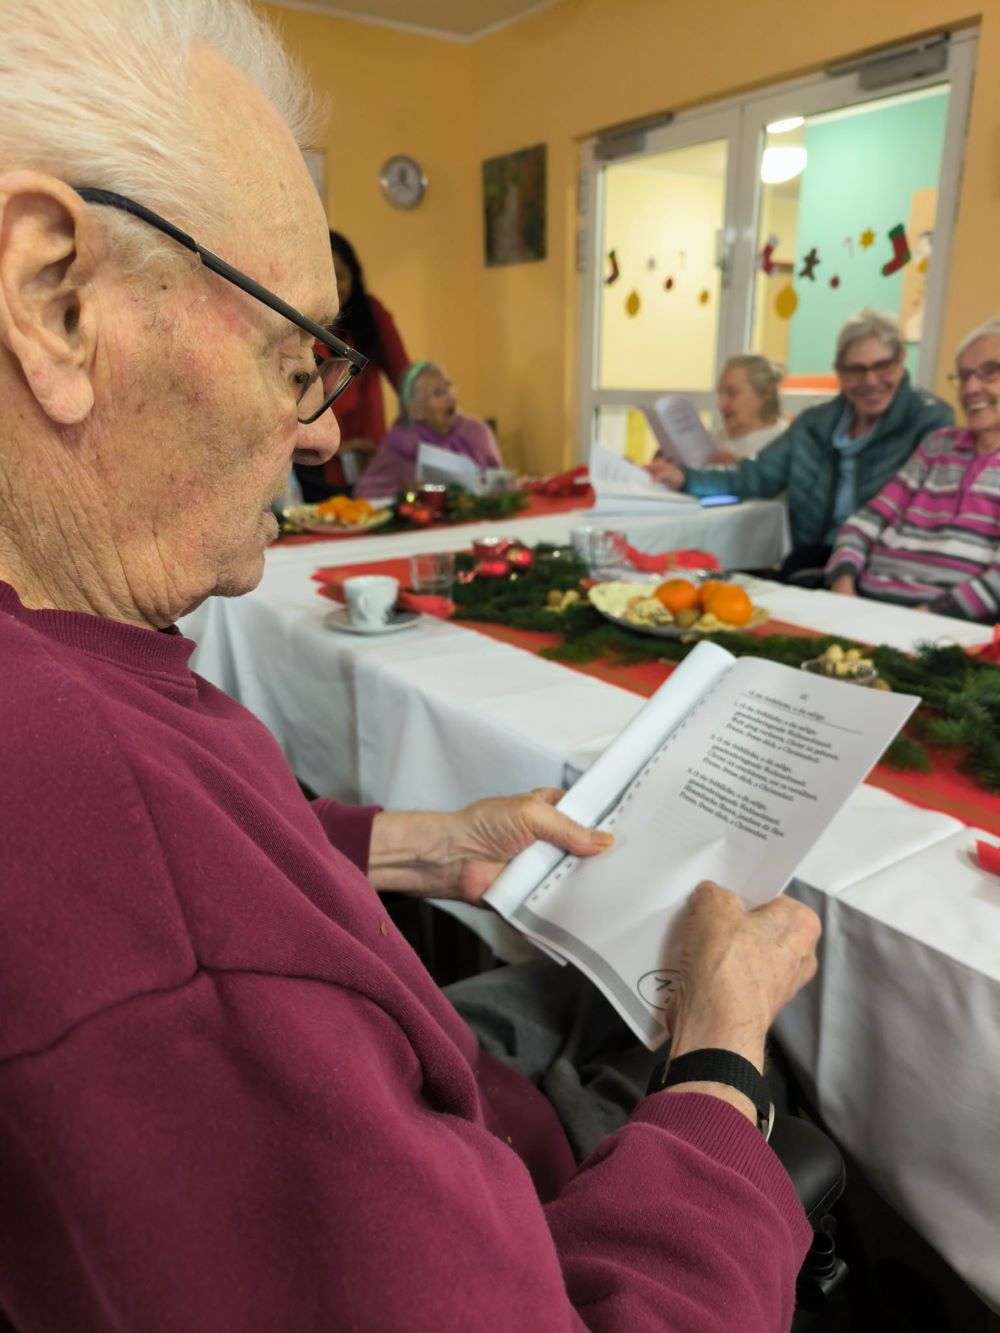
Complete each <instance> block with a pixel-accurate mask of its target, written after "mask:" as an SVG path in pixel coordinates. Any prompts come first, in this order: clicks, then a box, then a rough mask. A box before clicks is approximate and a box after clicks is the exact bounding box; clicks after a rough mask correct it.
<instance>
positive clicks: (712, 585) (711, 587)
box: [698, 579, 729, 611]
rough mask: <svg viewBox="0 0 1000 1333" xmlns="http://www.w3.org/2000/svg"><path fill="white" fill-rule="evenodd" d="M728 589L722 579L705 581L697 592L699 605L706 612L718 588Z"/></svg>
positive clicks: (727, 585)
mask: <svg viewBox="0 0 1000 1333" xmlns="http://www.w3.org/2000/svg"><path fill="white" fill-rule="evenodd" d="M728 587H729V584H728V583H725V582H724V581H723V580H722V579H706V580H705V582H704V583H703V584H702V585H701V587H700V588H699V590H698V591H699V592H700V593H701V604H702V606H703V607H704V608H705V610H706V611H707V610H708V603H709V601H710V600H711V599H712V597H714V596H715V594H716V592H717V591H718V590H719V588H728Z"/></svg>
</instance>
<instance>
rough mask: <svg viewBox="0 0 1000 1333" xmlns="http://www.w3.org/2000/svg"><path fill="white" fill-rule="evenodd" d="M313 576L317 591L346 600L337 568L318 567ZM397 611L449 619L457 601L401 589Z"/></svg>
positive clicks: (397, 599)
mask: <svg viewBox="0 0 1000 1333" xmlns="http://www.w3.org/2000/svg"><path fill="white" fill-rule="evenodd" d="M313 578H314V579H315V580H316V582H317V583H318V584H319V585H320V586H319V587H318V588H317V589H316V591H317V592H318V593H319V594H320V596H321V597H329V598H330V599H331V601H334V602H346V601H347V598H346V597H345V596H344V580H343V578H341V577H338V576H337V573H336V571H335V570H332V569H318V570H317V571H316V573H315V574H314V575H313ZM396 610H397V611H419V612H420V613H421V614H422V615H425V616H437V617H438V619H439V620H447V619H448V617H449V616H450V615H451V613H452V612H453V611H454V610H455V603H454V602H452V601H450V600H449V599H448V598H447V597H435V596H433V595H430V594H424V593H416V592H404V591H403V590H402V589H400V593H399V596H398V597H397V598H396Z"/></svg>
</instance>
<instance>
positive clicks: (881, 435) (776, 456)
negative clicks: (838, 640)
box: [649, 310, 954, 584]
mask: <svg viewBox="0 0 1000 1333" xmlns="http://www.w3.org/2000/svg"><path fill="white" fill-rule="evenodd" d="M834 369H835V370H836V372H837V377H838V379H839V381H840V393H839V394H838V395H837V397H836V398H834V399H833V400H832V401H831V402H829V403H821V404H819V406H817V407H810V408H808V409H807V410H806V411H805V412H803V413H801V415H800V416H798V417H797V418H796V419H795V421H794V422H793V423H792V425H791V426H789V428H788V429H787V430H786V431H785V432H784V433H783V434H782V435H780V436H779V437H778V439H776V440H772V442H771V443H770V444H769V445H768V446H767V447H766V448H765V449H764V450H763V451H762V452H761V453H760V454H759V455H758V457H757V458H745V459H743V461H742V462H740V463H739V464H737V465H736V466H735V467H725V468H718V467H714V468H687V467H676V466H675V465H674V464H672V463H669V462H667V460H666V459H665V458H662V457H660V456H657V457H656V458H654V459H653V461H652V463H650V465H649V471H650V473H651V474H652V476H653V477H654V478H655V479H656V480H657V481H659V482H661V483H662V484H663V485H665V486H669V487H670V489H671V490H675V491H686V492H688V493H689V494H691V495H698V496H706V495H739V496H742V497H743V498H744V499H773V498H774V497H775V496H777V495H780V494H781V493H782V492H783V491H784V492H786V493H787V496H788V518H789V523H790V526H791V532H792V547H793V550H792V554H791V556H789V558H788V560H786V562H785V566H784V567H783V570H782V577H783V578H788V579H793V580H795V578H796V575H803V574H804V573H806V572H807V571H808V573H809V574H810V575H811V574H812V573H813V571H815V580H816V583H817V584H819V583H820V582H821V581H822V570H823V567H824V566H825V564H826V562H827V560H828V559H829V557H830V550H831V547H832V545H833V539H834V537H835V535H836V533H837V530H838V528H839V527H840V525H841V524H842V523H844V522H845V521H846V520H847V519H848V518H850V516H851V514H853V513H854V512H855V510H857V509H858V508H860V507H861V506H862V505H865V504H867V503H868V502H869V501H870V500H872V499H874V497H875V496H876V495H877V494H878V493H879V491H880V490H881V489H882V487H883V486H885V485H886V484H887V483H888V482H890V481H891V480H892V478H893V477H894V476H895V475H896V473H897V472H898V471H899V469H900V468H901V467H902V465H903V464H904V463H905V462H906V460H907V459H908V458H909V457H910V455H911V454H912V453H913V451H914V449H916V447H917V445H918V444H919V443H920V441H921V440H922V439H924V438H925V436H927V435H930V434H931V432H932V431H935V430H940V429H941V428H942V427H944V426H950V425H952V424H953V422H954V413H953V412H952V410H951V408H950V407H949V406H948V404H947V403H945V402H942V401H941V399H940V398H935V397H934V395H933V394H931V393H928V392H927V391H926V390H925V389H915V388H914V387H913V386H912V385H911V384H910V379H909V376H908V374H907V373H906V366H905V358H904V349H903V344H902V342H901V341H900V337H899V329H898V327H897V325H896V322H895V320H893V319H891V318H890V317H889V316H887V315H881V314H879V313H878V312H877V311H875V310H863V311H862V312H861V313H860V314H859V315H858V316H857V317H856V318H855V319H852V320H850V321H849V322H848V323H847V324H845V325H844V327H843V328H842V329H841V331H840V334H839V336H838V338H837V351H836V358H835V361H834ZM800 581H801V580H800Z"/></svg>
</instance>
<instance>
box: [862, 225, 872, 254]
mask: <svg viewBox="0 0 1000 1333" xmlns="http://www.w3.org/2000/svg"><path fill="white" fill-rule="evenodd" d="M858 244H859V245H860V246H861V248H862V250H867V249H868V248H869V246H872V245H874V244H875V233H874V232H873V231H872V229H871V227H868V228H866V229H865V230H864V231H863V232H862V233H861V235H860V236H859V237H858Z"/></svg>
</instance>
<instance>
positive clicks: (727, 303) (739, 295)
mask: <svg viewBox="0 0 1000 1333" xmlns="http://www.w3.org/2000/svg"><path fill="white" fill-rule="evenodd" d="M978 38H979V32H978V29H968V30H965V31H962V32H958V33H953V34H952V35H951V37H950V39H949V43H948V54H947V64H946V65H945V67H944V69H942V70H941V71H940V73H938V74H934V75H932V76H930V77H925V78H918V79H909V80H904V81H901V82H899V83H895V84H892V85H890V86H888V87H885V88H879V89H878V90H877V91H865V90H864V89H862V88H861V86H860V83H859V77H860V76H859V74H858V73H856V72H854V73H848V74H836V75H831V74H817V75H811V76H809V77H808V78H804V79H795V80H793V81H791V82H788V83H784V84H780V85H777V86H775V87H773V88H769V89H762V90H761V91H760V92H758V93H754V94H749V95H747V96H744V97H739V98H729V99H726V100H725V101H720V102H716V103H713V104H712V106H710V107H706V108H703V109H700V110H696V111H689V112H682V113H681V114H680V115H678V116H677V117H676V118H675V119H674V120H672V121H671V122H670V124H668V125H665V126H662V127H660V128H658V129H655V130H649V131H647V133H646V135H645V144H644V147H643V148H642V151H641V152H637V153H635V154H633V155H631V156H630V157H619V158H616V159H615V162H622V161H629V160H631V161H641V159H642V158H643V157H645V156H647V155H650V154H659V153H665V152H669V151H670V150H671V149H674V148H684V147H688V146H690V145H693V144H697V143H704V142H706V141H707V140H710V139H721V138H726V139H728V141H729V142H728V152H727V162H726V200H725V210H724V216H725V223H724V226H725V229H726V238H727V242H728V272H727V273H724V275H723V282H722V284H721V289H720V310H719V319H718V337H717V340H716V371H718V368H719V366H721V365H722V364H723V362H725V361H726V359H727V358H728V357H730V356H735V355H738V354H739V353H740V352H744V351H746V350H747V348H748V347H749V343H750V332H751V321H752V317H753V285H754V284H753V278H754V272H755V266H756V251H757V225H758V222H757V218H758V209H759V204H760V154H761V151H762V147H763V139H764V131H765V126H766V125H768V124H770V123H771V122H773V121H775V120H779V119H781V118H783V117H784V116H791V115H797V116H801V115H805V116H810V115H818V114H820V113H822V112H825V111H835V110H837V109H838V108H840V107H846V106H852V105H857V104H860V103H863V102H870V101H879V100H881V99H882V98H885V97H890V96H895V95H897V94H899V93H907V92H912V91H915V90H917V89H920V88H927V87H933V86H934V85H935V84H939V83H944V82H947V83H948V84H949V96H948V115H947V120H946V123H945V134H944V143H943V147H942V155H941V172H940V177H939V180H938V207H937V216H936V218H935V222H934V258H933V261H932V263H931V265H930V269H929V271H928V277H927V303H926V311H925V317H924V336H923V338H922V340H921V344H920V353H919V357H918V362H917V372H916V377H915V378H916V382H917V383H918V384H920V385H923V386H924V387H926V388H931V387H933V384H934V378H935V372H936V368H937V362H938V354H939V349H940V340H941V325H942V316H943V313H944V307H945V301H946V297H947V283H948V271H949V263H950V259H951V243H952V234H953V231H954V222H955V215H956V212H957V209H958V193H959V183H960V180H961V175H962V157H963V148H964V143H965V132H966V126H967V124H968V118H969V106H970V103H971V99H972V83H973V76H974V73H975V64H976V52H977V49H978ZM597 142H598V136H594V137H593V138H591V139H588V140H587V141H586V142H585V143H583V144H582V145H581V161H580V193H579V201H580V208H579V219H578V224H579V226H580V234H579V237H578V251H577V253H578V268H579V270H580V281H581V283H582V291H581V293H580V307H579V308H580V315H581V319H580V344H579V365H578V395H577V400H578V409H579V411H578V422H579V426H578V450H577V452H578V457H579V458H580V459H581V460H582V461H586V458H587V456H588V455H589V452H590V444H591V439H592V436H593V421H594V413H595V411H596V409H597V408H598V407H600V406H621V407H642V406H645V405H649V404H650V403H652V402H653V401H654V400H655V399H656V398H657V397H659V395H660V394H662V393H664V392H667V391H670V390H677V391H682V392H684V393H685V396H686V397H688V398H690V399H691V400H692V402H694V404H695V406H696V407H697V408H698V409H699V410H710V411H711V410H714V409H715V394H714V392H712V391H711V390H707V391H703V392H695V393H692V392H690V391H689V390H687V389H684V387H683V386H681V385H669V384H665V385H663V386H662V387H661V388H659V389H600V388H598V387H597V384H596V377H597V372H598V335H599V330H598V324H597V320H598V313H599V310H600V290H601V285H602V279H603V264H602V257H603V254H604V248H605V246H604V237H603V236H602V234H601V221H602V218H603V212H604V210H603V203H604V200H603V189H604V167H605V166H607V165H610V164H609V163H606V162H603V161H601V160H599V159H598V158H597V156H596V154H595V145H596V144H597ZM823 397H824V395H822V394H814V393H796V394H795V395H794V400H795V407H796V410H798V411H801V410H802V409H803V408H805V407H809V406H811V405H812V404H813V403H815V402H820V401H822V399H823Z"/></svg>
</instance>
